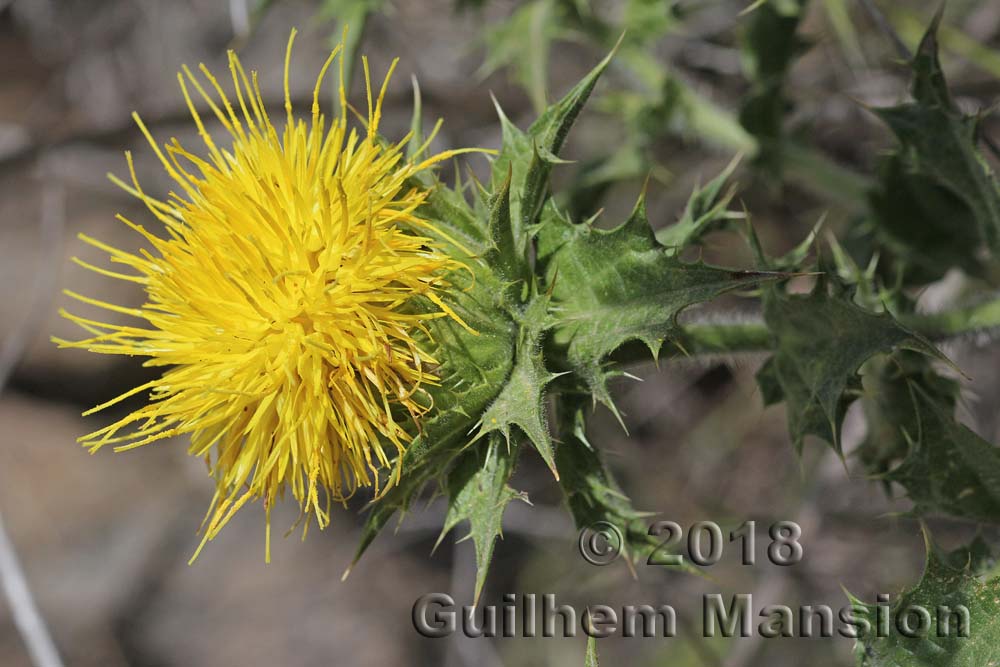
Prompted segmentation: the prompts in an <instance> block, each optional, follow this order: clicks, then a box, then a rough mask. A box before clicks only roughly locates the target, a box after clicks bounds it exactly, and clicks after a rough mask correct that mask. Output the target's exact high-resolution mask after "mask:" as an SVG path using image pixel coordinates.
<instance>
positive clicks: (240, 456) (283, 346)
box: [56, 31, 464, 555]
mask: <svg viewBox="0 0 1000 667" xmlns="http://www.w3.org/2000/svg"><path fill="white" fill-rule="evenodd" d="M294 38H295V32H294V31H293V32H292V35H291V37H290V38H289V41H288V51H287V53H286V56H285V76H284V90H285V100H284V102H285V104H284V106H285V112H286V115H287V118H286V120H285V126H284V129H283V131H282V132H281V133H280V134H279V132H278V130H277V129H276V128H275V126H274V125H273V124H272V121H271V119H270V118H269V117H268V113H267V110H266V108H265V104H264V100H263V99H262V97H261V93H260V88H259V86H258V84H257V76H256V72H251V73H250V76H249V77H248V76H247V74H246V72H245V71H244V69H243V67H242V65H241V64H240V61H239V59H238V58H237V57H236V55H235V54H233V53H232V52H230V53H229V70H230V73H231V75H232V84H233V87H234V89H235V96H234V97H233V96H231V95H228V94H227V93H226V92H224V90H223V87H222V86H221V85H220V84H219V82H218V81H217V80H216V79H215V78H214V77H213V76H212V74H211V73H210V72H209V70H208V69H207V68H206V67H205V66H204V65H202V66H201V67H200V71H201V73H202V75H203V76H204V81H202V80H199V78H198V77H196V76H195V75H194V74H193V73H192V72H191V71H190V70H189V69H188V68H187V67H185V68H184V69H183V74H178V77H177V79H178V82H179V83H180V87H181V91H182V92H183V94H184V98H185V100H186V101H187V105H188V108H189V109H190V112H191V116H192V117H193V119H194V123H195V126H196V127H197V130H198V133H199V134H200V136H201V138H202V140H203V142H204V144H205V149H206V151H207V155H202V156H199V155H196V154H194V153H193V152H190V151H188V150H187V149H185V148H183V147H182V146H181V145H180V143H179V142H178V141H177V140H176V139H173V140H172V141H171V143H169V144H166V145H165V146H164V147H163V148H162V149H161V148H160V147H159V146H158V145H157V144H156V142H155V141H154V140H153V138H152V136H151V134H150V133H149V131H148V129H147V128H146V126H145V125H144V124H143V122H142V120H140V118H139V117H138V115H134V118H135V121H136V123H137V124H138V126H139V128H140V129H141V130H142V132H143V134H144V135H145V137H146V139H147V140H148V141H149V143H150V145H151V146H152V147H153V150H154V151H155V152H156V155H157V157H158V158H159V159H160V161H161V162H162V163H163V167H164V169H166V171H167V173H168V174H169V175H170V176H171V177H172V178H173V180H174V181H175V182H176V183H177V186H178V187H179V191H178V192H177V193H174V192H171V193H170V194H169V195H168V196H167V197H166V198H165V199H156V198H154V197H152V196H150V195H149V194H147V193H146V192H145V191H144V190H143V189H142V187H141V186H140V185H139V183H138V180H137V179H136V176H135V169H134V168H133V165H132V158H131V156H130V155H129V154H128V153H126V158H127V161H128V166H129V171H130V172H131V175H132V179H131V180H132V185H128V184H125V183H123V182H121V181H118V180H117V179H114V177H112V180H115V181H116V183H118V184H119V185H120V186H121V187H123V188H124V189H125V190H127V191H129V192H130V193H131V194H133V195H134V196H135V197H137V198H138V199H140V200H141V201H142V202H143V203H144V204H145V205H146V207H147V208H148V209H149V211H150V213H152V215H153V216H155V218H156V219H157V220H159V222H160V223H162V224H163V231H164V232H165V234H164V235H162V237H161V236H158V235H154V234H152V233H150V232H148V231H147V230H146V229H145V228H144V227H143V226H142V225H139V224H136V223H133V222H132V221H130V220H127V219H126V218H124V217H122V216H118V218H119V220H121V221H122V222H123V223H124V224H126V225H128V226H129V227H131V228H132V229H134V230H135V231H136V232H138V233H139V234H141V235H142V236H143V238H144V239H145V241H146V242H147V243H148V244H149V246H151V250H152V252H150V251H148V250H145V249H144V250H141V251H140V252H139V254H132V253H129V252H124V251H122V250H119V249H117V248H113V247H111V246H108V245H106V244H104V243H101V242H100V241H97V240H95V239H92V238H90V237H87V236H81V239H82V240H83V241H85V242H87V243H88V244H90V245H92V246H95V247H97V248H99V249H101V250H103V251H105V252H107V253H108V255H109V258H110V261H111V262H115V263H118V264H121V265H124V266H125V267H128V269H130V270H131V271H130V272H128V273H119V272H114V271H109V270H106V269H104V268H99V267H97V266H93V265H90V264H87V263H85V262H83V261H81V260H79V259H75V261H76V262H77V263H79V264H81V265H83V266H85V267H86V268H89V269H91V270H94V271H96V272H98V273H101V274H103V275H106V276H110V277H113V278H118V279H121V280H126V281H130V282H134V283H139V284H141V285H143V286H144V288H145V290H146V294H147V300H146V303H145V305H143V306H142V307H141V308H124V307H120V306H117V305H114V304H110V303H106V302H104V301H99V300H96V299H92V298H88V297H85V296H82V295H79V294H76V293H74V292H67V294H69V295H70V296H72V297H74V298H76V299H78V300H80V301H82V302H84V303H87V304H91V305H94V306H98V307H100V308H104V309H107V310H110V311H114V312H117V313H124V314H126V315H130V316H133V317H135V318H138V319H140V320H145V322H144V323H143V324H142V325H141V326H120V325H115V324H108V323H102V322H99V321H94V320H91V319H85V318H83V317H79V316H76V315H73V314H70V313H67V312H65V311H64V312H63V313H62V314H63V315H64V316H65V317H67V318H68V319H70V320H72V321H73V322H75V323H77V324H79V325H80V326H81V327H83V328H84V329H86V330H87V331H88V332H90V334H92V337H90V338H87V339H86V340H81V341H65V340H58V339H57V340H56V342H57V343H59V344H60V345H61V346H65V347H77V348H83V349H87V350H90V351H92V352H99V353H105V354H126V355H142V356H145V357H148V360H147V361H146V362H145V365H146V366H163V367H168V370H166V371H165V372H164V373H163V374H162V377H160V378H158V379H156V380H153V381H151V382H149V383H147V384H144V385H141V386H138V387H135V388H134V389H132V390H130V391H128V392H126V393H124V394H122V395H121V396H119V397H117V398H115V399H113V400H111V401H109V402H107V403H104V404H103V405H98V406H97V407H95V408H93V409H92V410H89V411H88V412H87V413H84V414H90V413H93V412H96V411H98V410H103V409H105V408H107V407H109V406H112V405H114V404H116V403H118V402H120V401H122V400H124V399H126V398H128V397H129V396H132V395H135V394H139V393H142V392H146V391H148V392H149V402H148V403H147V404H145V405H144V406H143V407H141V408H139V409H137V410H136V411H135V412H132V413H131V414H129V415H128V416H126V417H124V418H123V419H120V420H119V421H116V422H115V423H113V424H111V425H109V426H106V427H105V428H102V429H100V430H98V431H95V432H93V433H91V434H89V435H87V436H84V437H82V438H81V439H80V440H81V442H82V443H84V444H85V445H86V446H87V447H89V448H90V449H91V450H92V451H94V450H97V449H100V448H101V447H103V446H104V445H108V444H114V445H115V449H116V451H120V450H125V449H131V448H134V447H139V446H141V445H145V444H148V443H151V442H156V441H157V440H161V439H163V438H169V437H173V436H177V435H182V434H189V435H190V438H191V447H190V452H191V454H194V455H196V456H199V457H204V458H205V460H206V462H207V465H208V467H209V470H210V472H211V473H212V475H213V476H214V478H215V480H216V484H217V488H216V492H215V497H214V499H213V501H212V505H211V507H210V508H209V513H208V515H207V516H206V521H207V524H208V525H207V527H206V528H205V535H204V541H203V542H202V546H204V542H205V541H207V540H210V539H212V538H213V537H214V536H215V535H216V534H217V533H218V531H219V530H220V529H221V528H222V527H223V526H224V525H225V524H226V522H228V521H229V519H230V518H231V517H232V516H233V514H234V513H235V512H236V511H237V510H238V509H239V508H241V507H242V506H243V505H245V504H246V503H247V502H249V501H252V500H257V499H263V501H264V506H265V512H266V514H267V517H268V518H267V524H268V528H267V535H268V537H267V540H266V542H267V544H268V547H267V553H268V554H269V552H270V547H269V545H270V508H271V506H272V504H273V502H274V501H275V500H276V499H278V498H280V497H282V496H283V495H284V493H285V491H286V490H288V489H290V490H291V493H292V495H293V496H294V497H295V499H296V500H297V501H298V502H299V505H300V508H301V512H302V515H301V517H300V519H301V518H304V519H305V522H306V523H305V526H306V528H308V524H309V520H310V518H311V517H313V516H315V518H316V520H317V523H318V525H319V526H320V528H323V527H325V526H326V525H327V524H328V522H329V505H330V502H331V501H336V502H342V501H344V500H345V499H346V498H347V497H348V496H350V495H351V493H353V492H354V491H355V490H356V489H357V488H358V487H367V486H373V485H374V486H375V490H376V493H378V489H379V472H380V470H384V469H391V471H392V472H391V474H390V475H389V476H388V484H387V485H386V486H385V487H384V488H388V485H389V484H391V483H392V482H393V481H394V480H395V478H396V477H397V476H398V474H399V468H398V461H399V458H400V457H399V454H400V453H401V452H402V451H403V450H404V449H405V447H406V445H407V443H408V442H409V441H410V440H411V439H412V435H411V434H410V433H408V432H407V430H404V428H403V426H402V424H401V421H405V420H406V417H407V415H409V416H410V417H412V418H413V419H414V420H417V419H418V418H419V417H420V415H422V414H423V413H425V412H426V411H427V410H428V409H430V407H431V406H430V400H429V397H428V396H427V394H426V391H423V390H422V389H421V386H422V385H424V384H433V383H434V382H435V381H436V378H435V376H434V375H433V373H432V367H433V366H434V365H435V364H436V363H437V362H436V361H435V359H434V358H433V357H432V356H431V355H430V354H428V352H427V351H426V350H425V349H423V348H421V346H420V344H419V343H418V342H417V339H416V338H415V334H417V333H418V332H419V331H425V332H426V330H425V329H424V322H425V321H426V320H428V319H430V318H435V317H442V316H449V317H452V318H455V319H456V320H458V316H457V315H456V314H455V313H454V312H452V311H451V310H450V309H449V308H448V307H447V306H446V305H445V303H444V302H443V301H442V299H441V298H440V296H439V295H438V294H437V292H438V291H439V290H441V289H442V288H444V287H446V286H447V283H446V282H445V275H446V274H447V272H448V271H449V270H452V269H455V268H457V267H459V266H461V265H460V264H458V263H457V262H456V261H455V260H453V259H450V258H449V257H448V256H446V255H445V254H444V253H443V251H442V249H441V247H440V246H439V244H437V243H436V242H435V241H434V240H432V239H431V238H430V237H429V235H428V231H429V225H430V224H431V223H429V222H427V221H425V220H422V219H421V218H419V217H418V215H417V209H418V208H419V207H420V205H421V204H422V203H423V201H424V200H425V198H426V197H427V192H426V191H425V190H423V189H421V188H419V187H415V186H414V185H413V184H412V183H413V181H412V180H411V177H412V176H413V175H414V174H416V173H417V172H419V171H421V170H423V169H426V168H428V167H430V166H431V165H433V164H434V163H437V162H439V161H441V160H444V159H447V158H449V157H451V156H453V155H455V154H457V153H460V152H464V151H448V152H445V153H440V154H438V155H435V156H433V157H430V158H428V159H426V160H423V161H420V162H412V161H408V160H406V159H405V157H404V155H403V147H404V145H405V144H406V143H407V141H408V140H409V137H407V138H405V139H404V140H403V141H401V142H399V143H397V144H392V145H386V144H385V143H384V142H381V141H380V140H379V138H378V136H377V132H378V127H379V119H380V116H381V113H382V101H383V98H384V96H385V90H386V86H387V84H388V81H389V77H390V76H391V74H392V68H390V71H389V73H388V74H387V76H386V79H385V82H384V83H383V85H382V88H381V90H380V91H379V94H378V96H377V98H376V100H375V102H374V104H373V103H372V92H371V79H370V76H369V70H368V63H367V60H363V63H364V71H365V82H366V88H367V91H368V114H367V118H366V119H364V118H363V119H361V122H362V125H363V126H364V127H363V129H362V131H361V132H358V131H357V130H355V129H350V128H349V127H348V122H347V115H346V111H345V110H346V109H347V108H348V104H347V102H346V99H345V92H344V86H343V59H342V58H341V65H340V69H341V76H340V79H341V84H340V90H339V95H340V102H341V104H340V108H341V110H342V111H341V113H340V115H339V117H337V118H334V119H333V120H332V122H331V123H330V125H329V127H327V125H326V120H325V118H324V116H323V114H321V113H320V107H319V94H320V86H321V82H322V80H323V78H324V76H325V74H326V72H327V69H328V68H329V67H330V65H331V64H332V63H333V61H334V60H335V59H336V58H337V56H338V54H339V53H341V51H342V46H341V47H338V48H337V49H335V50H334V51H333V52H332V53H331V54H330V57H329V58H328V59H327V61H326V63H325V64H324V66H323V68H322V70H321V71H320V73H319V76H318V78H317V80H316V87H315V89H314V92H313V101H312V116H311V119H310V120H309V122H306V121H304V120H301V119H299V120H296V119H295V118H294V117H293V115H292V104H291V99H290V95H289V84H288V79H289V61H290V58H291V52H292V44H293V42H294ZM393 67H395V62H394V63H393ZM189 86H190V87H191V88H193V90H194V91H196V93H197V96H198V97H200V98H201V99H202V100H203V101H204V103H205V104H206V105H207V106H208V107H209V108H210V109H211V111H212V113H213V114H214V116H215V117H216V119H218V122H219V123H220V124H221V125H222V126H223V127H224V128H225V130H226V131H227V132H228V134H229V135H230V136H229V137H227V143H228V142H231V143H229V145H228V146H226V145H223V144H221V143H220V144H217V143H216V141H215V140H214V139H213V137H212V136H211V135H210V134H209V132H208V131H207V130H206V128H205V125H204V123H203V121H202V119H201V117H200V115H199V113H198V111H197V110H196V106H195V104H194V102H193V101H192V94H191V91H190V90H189ZM213 91H214V96H213V94H212V92H213ZM425 147H426V144H425ZM422 152H423V151H422V150H421V151H418V153H417V154H421V153H422ZM418 296H419V297H424V298H425V299H426V300H428V301H429V302H431V303H433V304H436V308H433V309H428V308H423V309H414V308H408V307H407V305H408V304H410V303H412V301H411V300H412V299H413V298H414V297H418ZM428 310H431V311H433V312H430V313H428V312H427V311H428ZM458 321H459V322H461V321H460V320H458ZM393 460H395V461H397V463H395V464H394V463H392V461H393ZM199 550H200V547H199ZM196 555H197V554H196Z"/></svg>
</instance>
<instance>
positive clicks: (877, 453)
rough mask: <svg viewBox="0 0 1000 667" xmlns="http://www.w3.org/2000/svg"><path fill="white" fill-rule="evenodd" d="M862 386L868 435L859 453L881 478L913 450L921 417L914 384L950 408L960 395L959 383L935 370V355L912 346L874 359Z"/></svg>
mask: <svg viewBox="0 0 1000 667" xmlns="http://www.w3.org/2000/svg"><path fill="white" fill-rule="evenodd" d="M863 384H864V399H863V405H864V411H865V419H866V421H867V425H868V429H867V430H868V434H867V436H866V437H865V440H864V442H862V443H861V446H860V447H859V448H858V454H857V455H858V458H859V459H860V460H861V462H862V463H863V464H864V466H865V469H866V470H867V471H868V472H869V473H871V474H874V475H879V476H881V475H883V474H884V473H886V472H888V471H889V470H890V469H891V468H892V467H893V466H894V465H896V464H897V463H898V462H900V461H902V460H903V459H904V458H905V457H906V455H907V453H908V452H909V450H910V440H909V439H908V432H912V431H914V427H915V425H917V424H919V420H920V416H921V415H920V412H919V411H918V410H917V403H916V402H915V400H914V397H913V395H912V392H913V389H912V387H913V386H914V385H915V386H917V387H920V388H921V389H922V390H923V392H924V393H925V394H926V395H927V396H928V398H929V399H930V400H932V401H933V402H934V403H935V404H937V405H939V406H941V407H942V409H945V410H947V411H949V412H951V411H953V410H954V409H955V405H956V403H957V399H958V389H959V385H958V383H957V382H955V381H954V380H951V379H948V378H945V377H942V376H941V375H939V374H938V373H937V372H935V370H934V368H933V366H932V361H931V358H930V357H928V356H926V355H923V354H918V353H916V352H912V351H910V350H898V351H896V352H894V353H892V354H891V355H888V356H884V357H875V358H873V359H871V360H870V361H869V362H868V363H867V364H866V365H865V372H864V378H863Z"/></svg>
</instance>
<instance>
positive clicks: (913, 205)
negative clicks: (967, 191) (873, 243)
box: [869, 154, 983, 285]
mask: <svg viewBox="0 0 1000 667" xmlns="http://www.w3.org/2000/svg"><path fill="white" fill-rule="evenodd" d="M869 204H870V207H871V211H872V215H873V218H874V227H875V231H876V233H877V235H878V239H879V241H880V242H881V243H882V244H883V245H884V246H885V247H886V248H887V249H888V250H889V251H891V253H892V256H893V259H895V260H896V261H897V262H898V266H899V270H901V271H902V273H903V276H902V277H903V283H904V284H906V285H926V284H927V283H931V282H934V281H935V280H938V279H940V278H941V277H943V276H944V274H945V273H946V272H947V271H948V270H949V269H951V268H953V267H961V268H962V270H964V271H965V272H966V273H968V274H970V275H973V276H979V275H982V274H983V267H982V262H981V261H980V260H979V258H978V257H977V256H976V251H977V250H978V248H979V246H980V245H981V243H982V240H981V238H980V233H979V228H978V226H977V223H976V218H975V216H974V214H973V211H972V209H971V208H970V207H969V205H968V203H967V202H966V201H965V200H964V199H963V198H962V197H960V196H959V195H957V194H955V192H954V191H952V190H951V189H949V188H947V187H944V186H943V185H941V184H940V183H939V182H938V180H937V179H935V178H933V177H932V176H930V175H929V174H926V173H922V172H921V171H920V170H919V169H917V170H914V169H911V168H910V165H909V163H908V160H907V159H906V158H904V157H903V156H902V155H899V154H896V155H892V156H890V157H889V158H887V159H886V160H885V161H884V162H883V163H882V166H881V168H880V170H879V178H878V183H877V186H876V188H875V189H874V190H873V191H872V192H871V193H870V194H869Z"/></svg>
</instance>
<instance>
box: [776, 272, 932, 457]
mask: <svg viewBox="0 0 1000 667" xmlns="http://www.w3.org/2000/svg"><path fill="white" fill-rule="evenodd" d="M828 286H829V281H828V280H827V279H826V278H825V277H821V278H820V279H819V280H817V282H816V286H815V288H814V289H813V291H812V292H811V293H810V294H808V295H794V294H787V293H784V292H783V291H781V290H779V289H777V288H774V289H771V290H769V291H768V292H767V293H766V294H765V298H764V320H765V322H766V323H767V325H768V328H769V329H770V330H771V336H772V339H773V349H774V354H773V355H772V356H771V358H770V359H769V360H768V361H767V362H766V363H765V364H764V366H763V367H762V368H761V370H760V372H759V373H758V374H757V380H758V384H759V385H760V388H761V394H762V396H763V397H764V402H765V404H766V405H770V404H773V403H777V402H779V401H782V400H784V401H785V402H786V403H787V404H788V430H789V433H790V434H791V436H792V441H793V443H794V445H795V448H796V450H797V451H799V452H801V450H802V445H803V442H804V440H805V437H806V436H807V435H815V436H817V437H820V438H822V439H824V440H826V441H827V442H828V443H830V444H831V445H832V446H833V447H834V449H835V450H837V452H838V453H839V452H840V425H841V422H842V421H843V417H844V413H845V412H846V410H847V406H848V405H849V404H850V402H851V401H852V400H853V399H854V398H856V397H857V395H859V394H860V390H861V381H860V376H859V375H858V370H859V369H860V368H861V366H862V364H864V363H865V362H866V361H867V360H868V359H870V358H871V357H873V356H874V355H876V354H880V353H889V352H892V351H893V350H896V349H899V348H906V349H911V350H914V351H917V352H921V353H923V354H927V355H930V356H936V357H940V353H939V352H938V351H937V349H936V348H935V347H934V346H933V345H932V344H931V343H929V342H928V341H926V340H925V339H924V338H922V337H920V336H918V335H917V334H915V333H913V332H911V331H909V330H908V329H906V328H905V327H903V326H902V325H901V324H899V322H897V321H896V320H895V319H894V318H893V317H892V316H891V315H889V314H887V313H882V314H878V313H873V312H871V311H869V310H866V309H864V308H862V307H861V306H858V305H857V304H855V303H854V302H853V301H851V300H850V299H849V298H847V296H845V295H844V294H832V293H831V292H830V290H829V289H828Z"/></svg>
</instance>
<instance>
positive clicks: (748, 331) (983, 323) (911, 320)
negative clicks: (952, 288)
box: [613, 294, 1000, 364]
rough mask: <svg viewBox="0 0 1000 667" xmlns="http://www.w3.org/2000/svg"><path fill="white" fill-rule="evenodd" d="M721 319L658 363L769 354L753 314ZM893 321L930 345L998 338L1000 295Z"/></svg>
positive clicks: (703, 324) (767, 336) (641, 356)
mask: <svg viewBox="0 0 1000 667" xmlns="http://www.w3.org/2000/svg"><path fill="white" fill-rule="evenodd" d="M723 317H725V316H724V315H719V316H715V317H714V318H713V319H704V320H696V319H695V320H692V321H689V322H686V323H685V324H684V325H683V328H682V330H681V331H680V333H679V334H678V335H677V336H675V337H674V338H673V339H672V344H670V345H667V346H664V349H663V352H662V353H661V355H660V356H661V358H674V359H685V358H687V359H691V360H699V359H711V358H712V357H730V356H734V355H736V356H739V355H746V354H754V353H765V352H769V351H771V348H772V339H771V332H770V331H769V330H768V328H767V325H766V324H764V320H763V319H762V318H761V316H760V315H759V314H746V315H740V316H735V317H730V318H729V319H722V318H723ZM898 319H899V321H900V322H901V323H902V324H903V325H904V326H906V327H907V328H909V329H911V330H912V331H914V332H915V333H918V334H920V335H921V336H924V337H925V338H927V339H929V340H931V341H932V342H935V343H943V342H947V341H949V340H951V339H954V338H961V337H963V336H970V335H975V334H991V333H995V334H997V335H998V336H1000V294H997V295H994V296H993V297H992V298H990V299H988V300H985V301H982V302H980V303H978V304H975V305H971V306H963V307H961V308H953V309H949V310H945V311H942V312H939V313H913V314H909V315H900V316H899V317H898ZM613 358H614V360H615V361H616V362H618V363H625V364H631V363H641V362H648V361H649V360H650V353H649V349H648V348H647V347H646V346H645V345H643V344H641V343H629V344H627V345H625V346H623V347H622V348H620V349H619V350H618V352H616V353H615V354H614V356H613Z"/></svg>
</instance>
